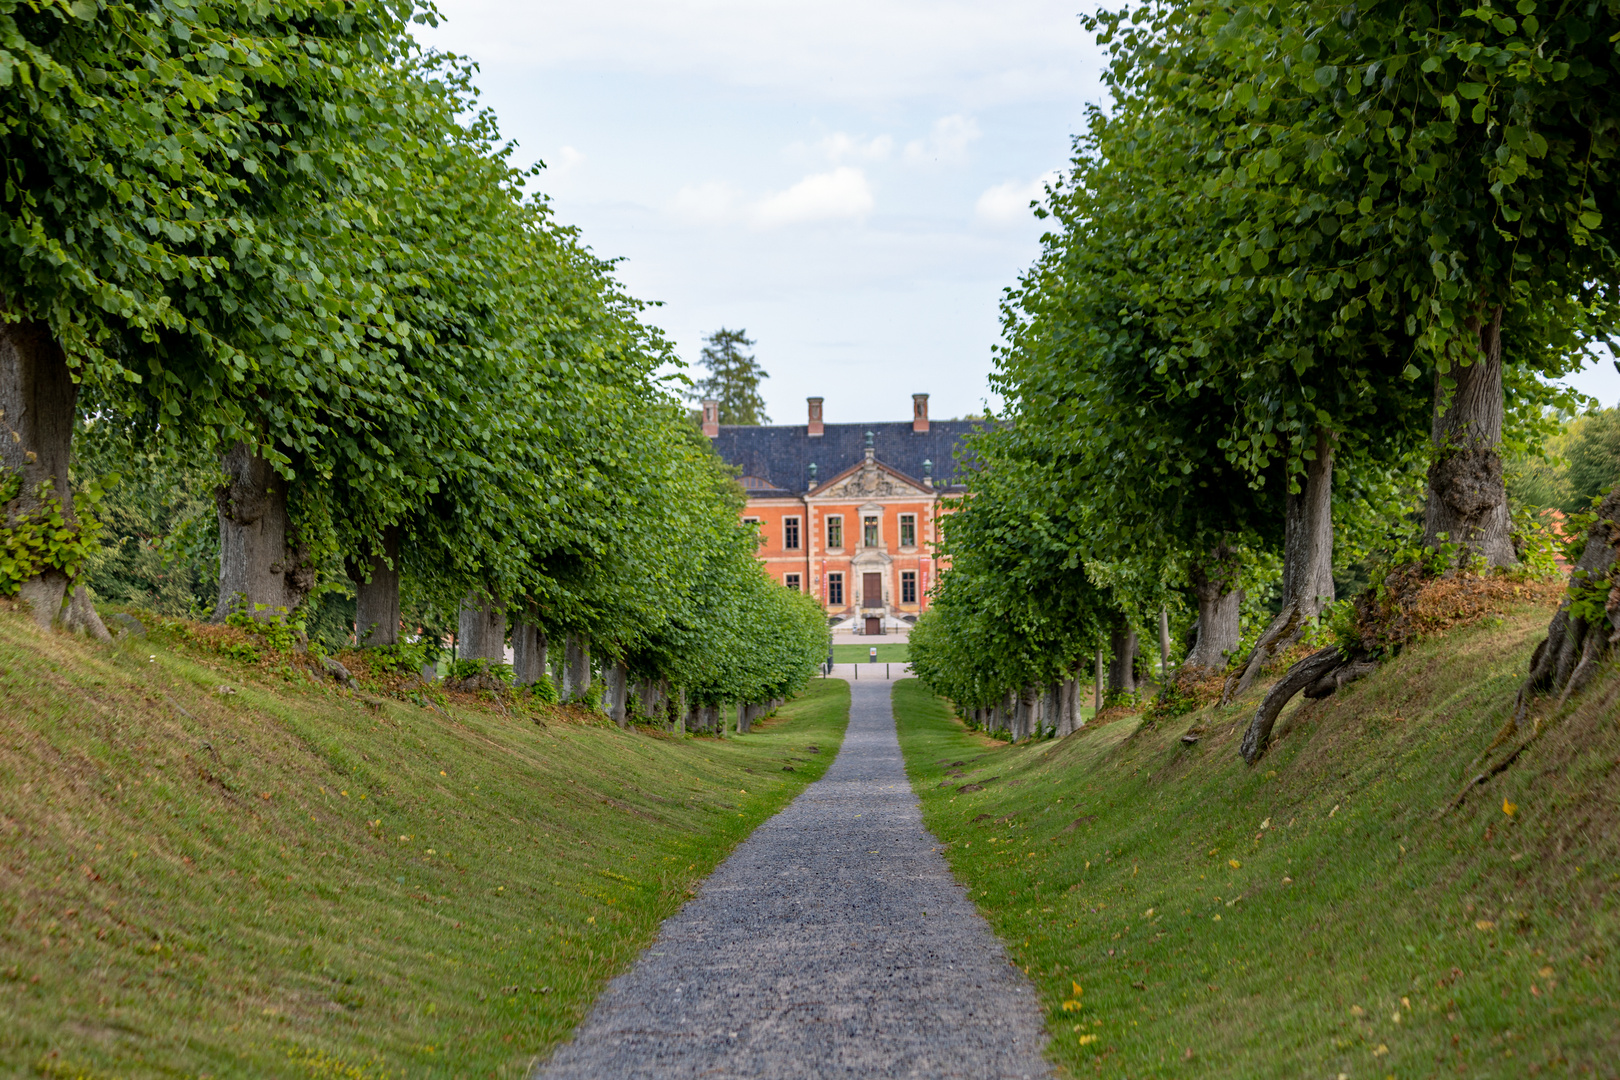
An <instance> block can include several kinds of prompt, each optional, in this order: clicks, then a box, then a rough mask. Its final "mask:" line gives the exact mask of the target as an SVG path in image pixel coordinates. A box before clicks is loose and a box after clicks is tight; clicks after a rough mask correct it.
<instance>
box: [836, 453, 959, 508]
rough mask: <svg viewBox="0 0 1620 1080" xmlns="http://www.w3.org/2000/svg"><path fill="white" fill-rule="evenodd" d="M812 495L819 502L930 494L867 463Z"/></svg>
mask: <svg viewBox="0 0 1620 1080" xmlns="http://www.w3.org/2000/svg"><path fill="white" fill-rule="evenodd" d="M815 494H816V496H817V497H818V498H830V499H881V498H885V497H890V496H896V495H918V494H929V495H931V494H933V493H932V492H928V491H925V490H924V489H923V488H920V487H918V486H917V485H916V484H913V483H912V482H911V481H909V480H907V479H905V478H904V477H902V476H901V475H900V474H899V473H896V472H895V471H894V470H893V469H889V468H886V467H884V466H882V465H879V464H878V463H877V462H876V461H873V460H871V459H868V460H866V461H864V462H862V463H861V464H860V465H858V466H856V467H855V468H854V469H853V470H852V471H850V472H848V473H846V474H845V475H843V476H841V477H837V478H835V479H833V480H832V481H830V482H829V483H828V484H827V486H826V487H824V488H822V489H821V490H819V491H817V492H816V493H815Z"/></svg>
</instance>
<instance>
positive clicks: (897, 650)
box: [833, 641, 911, 664]
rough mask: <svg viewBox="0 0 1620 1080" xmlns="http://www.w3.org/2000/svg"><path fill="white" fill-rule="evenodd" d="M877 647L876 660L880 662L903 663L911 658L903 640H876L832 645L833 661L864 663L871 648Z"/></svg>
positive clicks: (837, 662) (869, 654)
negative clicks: (856, 643) (858, 643)
mask: <svg viewBox="0 0 1620 1080" xmlns="http://www.w3.org/2000/svg"><path fill="white" fill-rule="evenodd" d="M873 648H876V649H877V660H878V663H880V664H885V663H892V664H903V663H905V662H906V661H907V660H910V659H911V655H910V653H908V652H907V651H906V650H907V648H908V646H907V644H906V643H905V642H904V641H877V642H868V643H864V644H860V645H847V644H845V645H834V646H833V662H834V663H836V664H864V663H866V662H867V660H868V658H869V657H870V656H871V655H872V649H873Z"/></svg>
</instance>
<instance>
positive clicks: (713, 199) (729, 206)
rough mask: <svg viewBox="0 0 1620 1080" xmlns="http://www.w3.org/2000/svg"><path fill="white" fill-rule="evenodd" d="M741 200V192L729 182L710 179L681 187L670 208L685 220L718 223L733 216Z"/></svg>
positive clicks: (740, 204)
mask: <svg viewBox="0 0 1620 1080" xmlns="http://www.w3.org/2000/svg"><path fill="white" fill-rule="evenodd" d="M742 202H743V195H742V192H740V191H738V190H737V189H736V188H734V187H732V186H731V185H730V184H727V183H724V182H722V181H718V180H710V181H708V182H707V183H702V184H688V185H687V186H686V187H683V188H681V190H680V191H677V192H676V193H675V199H674V201H673V203H672V204H671V207H670V209H671V210H673V211H674V212H675V215H676V216H677V217H680V218H684V219H686V220H687V221H693V222H701V223H707V224H718V223H721V222H726V221H730V220H732V219H733V218H735V217H736V216H737V213H738V211H739V209H740V208H741V206H742Z"/></svg>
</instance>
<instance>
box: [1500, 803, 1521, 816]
mask: <svg viewBox="0 0 1620 1080" xmlns="http://www.w3.org/2000/svg"><path fill="white" fill-rule="evenodd" d="M1518 812H1519V804H1518V803H1512V802H1508V801H1507V800H1506V799H1503V800H1502V813H1504V814H1506V815H1507V816H1508V817H1512V816H1513V815H1514V814H1516V813H1518Z"/></svg>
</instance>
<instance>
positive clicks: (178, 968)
mask: <svg viewBox="0 0 1620 1080" xmlns="http://www.w3.org/2000/svg"><path fill="white" fill-rule="evenodd" d="M848 700H849V698H848V687H847V686H846V685H845V684H844V683H843V682H841V681H838V680H825V681H823V680H816V681H815V682H814V683H812V684H811V686H810V687H809V689H808V690H807V691H806V693H805V694H804V695H803V696H802V697H801V698H800V699H799V700H797V701H794V702H792V703H790V704H788V705H787V706H785V707H784V708H783V709H782V710H781V711H780V714H779V716H778V718H776V719H772V720H767V721H765V722H762V723H760V724H758V725H757V726H756V728H755V730H754V732H753V733H752V734H749V735H745V736H735V735H733V736H730V737H728V738H726V739H724V740H719V739H714V738H672V737H670V736H667V735H663V734H661V733H658V732H654V731H650V730H648V729H638V730H632V731H629V732H621V731H619V730H618V729H617V728H614V727H613V726H612V725H611V724H607V723H605V722H596V721H592V720H589V719H587V718H585V717H584V716H583V714H579V713H575V714H572V715H570V714H568V713H566V712H562V711H553V710H549V709H545V708H543V707H542V708H535V707H522V708H519V707H516V706H513V707H511V708H507V707H502V706H488V707H481V706H470V705H449V706H443V707H441V708H439V709H437V710H434V709H427V708H420V707H417V706H415V705H411V704H407V703H402V702H399V701H394V700H386V699H383V698H381V697H377V696H373V695H371V694H359V695H356V694H353V693H351V692H348V691H341V690H338V689H335V688H334V687H333V686H332V685H331V684H326V685H317V684H315V683H314V682H312V681H311V680H309V679H308V678H307V677H305V676H303V675H302V674H299V673H295V672H291V671H290V669H289V673H288V675H287V676H286V677H285V678H284V679H283V678H277V677H274V676H270V675H266V674H265V673H264V671H263V670H262V669H255V670H253V671H248V670H247V669H245V668H242V667H240V666H233V664H232V662H231V661H229V660H226V659H223V658H221V657H218V656H213V655H208V654H205V653H203V652H200V651H199V650H198V649H196V648H195V647H194V645H193V644H187V643H186V642H185V641H183V640H178V639H174V638H172V637H165V635H162V634H153V635H152V636H150V637H147V638H144V639H138V640H133V641H126V642H123V643H121V644H119V645H115V646H111V647H103V646H94V645H88V644H84V643H81V642H78V641H75V640H73V639H71V638H67V637H65V636H62V635H50V636H44V635H41V634H39V633H38V632H37V631H35V630H34V629H33V627H32V625H31V624H29V623H28V622H27V621H26V620H25V619H24V618H23V616H21V615H20V614H17V613H16V612H15V611H12V610H0V713H3V722H0V733H3V737H0V1020H3V1022H4V1025H5V1031H6V1033H5V1038H4V1039H3V1040H0V1072H3V1073H5V1074H6V1075H36V1074H37V1075H45V1076H60V1077H87V1078H99V1077H146V1076H150V1077H156V1076H164V1077H172V1076H192V1077H203V1076H211V1077H226V1076H240V1077H270V1076H274V1077H344V1078H362V1077H385V1076H386V1077H403V1076H410V1077H452V1076H454V1077H489V1076H496V1077H521V1076H524V1075H526V1074H527V1072H528V1070H529V1069H530V1067H531V1064H532V1063H533V1062H534V1060H535V1059H536V1057H537V1056H538V1055H541V1054H543V1053H544V1052H545V1051H546V1050H548V1048H550V1047H551V1046H553V1045H554V1044H555V1043H557V1042H558V1041H559V1040H561V1039H563V1038H565V1037H566V1036H567V1035H568V1034H569V1033H570V1031H571V1030H572V1029H573V1028H574V1026H575V1025H576V1024H577V1023H578V1022H579V1021H580V1019H581V1018H582V1017H583V1016H584V1014H585V1012H586V1010H587V1009H588V1008H589V1006H590V1004H591V1002H592V1000H593V999H594V998H595V996H596V994H597V993H598V992H599V991H600V989H601V987H602V986H603V984H604V983H605V982H606V980H607V979H609V978H610V977H612V976H613V975H614V974H616V973H617V972H619V971H620V970H622V969H623V968H624V967H625V966H626V965H627V964H628V963H629V962H630V961H631V960H632V959H633V958H634V957H635V956H636V955H637V953H638V952H639V950H640V949H641V948H642V947H644V946H645V945H646V944H647V943H648V942H649V941H650V940H651V938H652V936H653V934H654V933H655V931H656V930H657V927H658V924H659V922H660V921H661V920H662V919H664V918H665V917H667V916H668V915H670V914H671V913H672V912H674V911H675V910H676V909H677V908H678V907H679V906H680V905H681V904H682V903H683V902H684V901H685V900H686V898H687V897H688V896H689V895H690V890H691V888H692V886H693V885H694V883H696V882H697V881H698V880H700V879H701V878H702V877H704V875H706V874H708V873H709V872H710V871H711V870H712V869H713V868H714V866H715V865H716V864H717V863H718V862H719V861H720V860H721V859H723V858H724V857H725V856H726V855H727V854H728V853H729V852H730V850H731V849H732V848H733V847H734V846H735V845H736V844H737V842H738V841H740V840H741V839H743V838H744V837H745V836H747V835H748V833H749V832H750V831H751V830H752V829H753V828H755V827H756V826H757V825H758V824H759V823H760V822H762V821H764V820H765V819H766V818H768V817H769V816H770V815H772V814H774V813H775V812H776V811H777V810H779V809H781V808H782V807H783V806H784V805H785V804H786V803H787V802H788V801H789V800H790V799H792V798H793V796H795V795H797V794H798V792H799V791H801V790H802V789H803V788H804V786H805V785H806V784H808V783H809V782H810V781H812V780H814V779H816V778H817V777H819V776H820V775H821V774H822V772H824V771H825V769H826V766H827V764H828V763H829V762H830V761H831V760H832V757H833V755H834V753H835V752H836V750H837V747H838V744H839V741H840V740H841V738H842V734H843V729H844V725H845V722H846V719H847V716H848ZM812 748H815V749H814V750H812ZM788 769H791V770H792V771H786V770H788Z"/></svg>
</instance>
